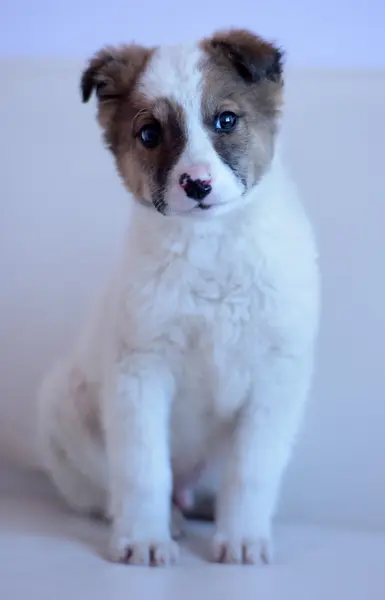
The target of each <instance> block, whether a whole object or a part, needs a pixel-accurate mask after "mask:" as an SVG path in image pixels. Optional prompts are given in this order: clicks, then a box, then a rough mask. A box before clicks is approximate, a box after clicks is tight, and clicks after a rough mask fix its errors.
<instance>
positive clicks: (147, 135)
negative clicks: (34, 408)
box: [138, 123, 162, 148]
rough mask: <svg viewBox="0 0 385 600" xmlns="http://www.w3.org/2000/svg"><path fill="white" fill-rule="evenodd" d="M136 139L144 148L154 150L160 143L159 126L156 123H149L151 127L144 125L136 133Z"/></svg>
mask: <svg viewBox="0 0 385 600" xmlns="http://www.w3.org/2000/svg"><path fill="white" fill-rule="evenodd" d="M138 137H139V139H140V141H141V143H142V144H143V146H145V147H146V148H156V147H157V146H159V144H160V142H161V137H162V136H161V130H160V125H158V124H157V123H151V125H145V126H144V127H142V129H141V130H140V131H139V133H138Z"/></svg>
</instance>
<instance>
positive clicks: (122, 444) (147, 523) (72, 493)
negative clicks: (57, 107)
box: [40, 30, 319, 565]
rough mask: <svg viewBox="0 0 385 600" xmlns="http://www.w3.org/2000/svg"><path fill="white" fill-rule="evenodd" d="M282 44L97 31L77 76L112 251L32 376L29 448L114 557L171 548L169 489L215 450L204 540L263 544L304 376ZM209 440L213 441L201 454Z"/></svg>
mask: <svg viewBox="0 0 385 600" xmlns="http://www.w3.org/2000/svg"><path fill="white" fill-rule="evenodd" d="M282 62H283V61H282V53H281V51H280V50H279V49H278V48H276V47H274V46H273V45H272V44H270V43H268V42H266V41H264V40H263V39H261V38H260V37H258V36H256V35H254V34H253V33H249V32H247V31H240V30H231V31H227V32H222V33H217V34H215V35H213V36H212V37H210V38H208V39H204V40H201V41H199V42H197V43H194V44H186V45H179V46H175V47H157V48H151V49H148V48H144V47H141V46H137V45H128V46H120V47H106V48H104V49H102V50H101V51H100V52H98V53H97V54H96V55H95V56H94V57H93V58H92V59H91V61H90V62H89V64H88V67H87V68H86V70H85V71H84V73H83V76H82V80H81V90H82V95H83V101H84V102H87V101H88V100H89V99H90V97H91V95H92V94H93V92H94V93H95V94H96V98H97V106H98V109H97V110H98V122H99V124H100V126H101V129H102V131H103V134H104V139H105V142H106V144H107V146H108V148H109V149H110V150H111V152H112V154H113V157H114V159H115V162H116V166H117V170H118V172H119V174H120V176H121V178H122V180H123V183H124V185H125V187H126V189H127V191H128V192H129V194H130V197H131V218H130V222H129V227H128V236H127V239H126V243H125V248H124V252H123V254H122V260H121V262H120V264H119V265H118V266H117V269H116V273H115V274H114V276H113V278H112V281H111V282H110V284H109V286H108V287H107V290H106V293H105V295H104V296H103V298H102V301H101V303H100V305H99V306H98V308H97V310H96V312H95V315H94V317H93V319H91V322H90V323H89V324H88V326H87V327H86V328H85V330H84V332H83V335H82V336H81V337H80V338H79V341H78V344H77V345H76V347H75V349H74V351H73V352H72V353H71V354H69V355H68V357H66V358H64V360H62V361H61V362H60V363H59V364H58V365H57V366H56V368H55V369H54V370H53V372H52V373H51V374H50V375H49V376H48V378H47V379H46V380H45V382H44V384H43V388H42V392H41V403H40V407H41V411H40V414H41V434H42V447H43V456H44V463H45V466H46V468H47V470H48V472H49V473H50V475H51V477H52V479H53V481H54V482H55V484H56V486H57V488H58V489H59V491H60V492H61V494H62V495H63V497H64V498H65V499H66V500H67V502H68V503H69V504H70V505H71V506H72V507H74V508H76V509H77V510H81V511H83V512H87V513H92V512H95V511H97V512H98V513H100V512H101V513H104V514H105V515H107V516H108V517H109V518H110V519H111V522H112V524H111V541H110V556H111V558H112V560H114V561H123V562H127V563H129V564H144V565H149V564H152V565H164V564H169V563H171V562H173V561H174V560H175V559H176V556H177V546H176V543H175V542H174V541H173V540H172V536H171V531H170V526H171V512H172V509H171V498H172V496H173V490H174V497H177V498H185V497H186V494H187V496H188V493H187V492H188V490H189V488H190V487H191V485H193V483H194V480H195V479H197V477H198V476H199V474H200V472H201V470H202V469H203V468H204V467H205V466H206V465H207V464H208V462H209V461H210V458H211V457H212V456H213V455H214V454H215V452H217V451H218V448H221V449H222V450H221V451H220V453H219V454H220V457H221V464H222V469H221V480H220V485H219V489H218V490H217V503H216V531H215V535H214V540H213V558H214V560H216V561H218V562H222V563H245V564H251V563H259V562H268V561H269V560H270V559H271V555H272V541H271V521H272V517H273V515H274V511H275V507H276V503H277V497H278V494H279V489H280V483H281V479H282V475H283V473H284V471H285V467H286V465H287V463H288V460H289V458H290V454H291V449H292V446H293V442H294V440H295V437H296V434H297V431H298V429H299V426H300V423H301V418H302V415H303V411H304V406H305V403H306V399H307V396H308V392H309V387H310V383H311V378H312V370H313V354H314V345H315V340H316V335H317V329H318V315H319V276H318V268H317V252H316V247H315V242H314V239H313V234H312V230H311V227H310V225H309V222H308V220H307V218H306V216H305V213H304V211H303V209H302V207H301V204H300V202H299V200H298V198H297V194H296V190H295V188H294V186H293V184H292V183H291V181H290V179H289V178H288V177H287V176H286V174H285V172H284V170H283V168H282V166H281V163H280V160H279V157H278V152H277V151H276V147H277V136H278V131H279V121H280V115H281V109H282V104H283V64H282ZM217 453H218V452H217Z"/></svg>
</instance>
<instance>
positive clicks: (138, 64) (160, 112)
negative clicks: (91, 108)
mask: <svg viewBox="0 0 385 600" xmlns="http://www.w3.org/2000/svg"><path fill="white" fill-rule="evenodd" d="M154 52H155V50H154V49H147V48H143V47H141V46H136V45H131V46H121V47H118V48H104V49H103V50H101V51H100V52H98V53H97V54H96V55H95V56H94V57H93V58H92V59H91V61H90V63H89V66H88V68H87V69H86V70H85V71H84V73H83V76H82V80H81V89H82V94H83V101H84V102H87V101H88V99H89V98H90V96H91V94H92V91H93V90H94V89H95V90H96V95H97V98H98V121H99V124H100V125H101V127H102V129H103V131H104V139H105V141H106V144H107V146H108V148H109V149H110V150H111V152H112V153H113V155H114V157H115V160H116V164H117V167H118V170H119V173H120V175H121V176H122V178H123V181H124V183H125V185H126V187H127V188H128V189H129V190H130V191H131V192H132V193H133V194H134V196H136V197H137V198H139V199H141V200H143V199H144V200H147V201H149V202H152V203H153V204H154V206H155V207H156V208H157V210H159V211H160V212H165V210H166V204H165V202H164V191H165V187H166V181H167V177H168V174H169V172H170V170H171V168H172V166H173V164H175V162H176V160H177V158H178V157H179V156H180V154H181V152H182V150H183V148H184V145H185V141H186V140H185V130H184V122H185V119H184V115H183V109H182V107H180V106H178V105H176V104H175V103H172V102H171V101H170V100H167V99H158V100H156V101H155V102H151V101H150V100H149V99H148V98H146V97H145V96H144V95H143V94H141V93H140V91H139V90H138V87H137V83H138V80H139V79H140V77H141V75H142V73H143V72H144V71H145V69H146V67H147V65H148V62H149V60H150V59H151V57H152V55H153V53H154ZM146 128H147V129H148V128H150V130H152V132H153V135H154V130H155V132H156V131H157V132H158V133H159V136H160V143H159V144H157V145H155V146H153V147H149V146H146V145H144V144H143V139H142V136H143V131H144V129H146Z"/></svg>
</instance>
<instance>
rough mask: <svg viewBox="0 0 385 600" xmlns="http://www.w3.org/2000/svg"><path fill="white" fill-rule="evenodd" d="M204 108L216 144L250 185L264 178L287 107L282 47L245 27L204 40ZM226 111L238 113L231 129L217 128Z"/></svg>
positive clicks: (244, 182)
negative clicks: (214, 125)
mask: <svg viewBox="0 0 385 600" xmlns="http://www.w3.org/2000/svg"><path fill="white" fill-rule="evenodd" d="M202 49H203V51H204V52H205V55H206V59H205V60H204V63H203V71H204V78H205V84H204V90H203V98H202V113H203V119H204V122H205V123H206V125H207V128H208V129H209V130H210V131H211V135H212V141H213V145H214V148H215V149H216V151H217V152H218V154H219V155H220V156H221V158H222V160H223V161H224V162H225V163H226V164H227V165H228V166H229V167H230V168H231V169H232V170H233V172H234V173H235V174H236V176H237V177H238V178H239V179H240V180H241V181H242V182H243V184H244V185H245V188H246V189H247V188H249V187H251V186H252V185H254V184H255V183H257V181H258V180H259V179H260V178H261V176H262V175H263V173H264V172H265V171H266V169H267V168H268V166H269V164H270V162H271V159H272V157H273V153H274V142H275V138H276V132H277V125H278V119H279V115H280V110H281V107H282V102H283V100H282V91H283V78H282V52H281V51H280V50H279V49H278V48H276V47H274V46H273V45H272V44H270V43H268V42H266V41H264V40H263V39H262V38H260V37H258V36H256V35H254V34H252V33H250V32H248V31H244V30H232V31H228V32H224V33H217V34H215V35H214V36H213V37H211V38H209V39H206V40H204V41H203V42H202ZM224 111H231V112H232V113H234V114H235V115H237V117H238V120H237V125H236V127H235V128H234V130H233V131H231V132H220V131H215V128H213V122H215V119H216V118H217V116H218V115H219V114H221V113H223V112H224Z"/></svg>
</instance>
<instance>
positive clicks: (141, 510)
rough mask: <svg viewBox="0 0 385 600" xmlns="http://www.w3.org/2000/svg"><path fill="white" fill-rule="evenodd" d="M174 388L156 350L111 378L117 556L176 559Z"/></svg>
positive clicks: (161, 561) (148, 561) (147, 561)
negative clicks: (173, 523) (171, 430)
mask: <svg viewBox="0 0 385 600" xmlns="http://www.w3.org/2000/svg"><path fill="white" fill-rule="evenodd" d="M173 393H174V381H173V378H172V375H171V373H170V372H169V370H168V368H167V366H166V365H165V364H164V363H163V361H162V360H161V359H158V358H157V357H155V356H151V355H150V356H149V355H146V356H136V357H130V358H129V364H126V363H125V364H123V365H120V366H119V369H118V372H117V373H116V375H115V377H114V378H113V379H112V381H111V388H110V393H109V394H108V398H107V403H106V419H105V422H106V437H107V452H108V462H109V473H110V511H111V515H112V518H113V531H112V537H111V544H110V554H111V558H112V560H114V561H119V562H127V563H129V564H136V565H137V564H142V565H165V564H169V563H172V562H173V561H174V560H175V559H176V553H177V546H176V544H175V543H174V542H173V541H172V539H171V535H170V517H171V515H170V511H171V487H172V477H171V466H170V458H169V416H170V408H171V402H172V398H173Z"/></svg>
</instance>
